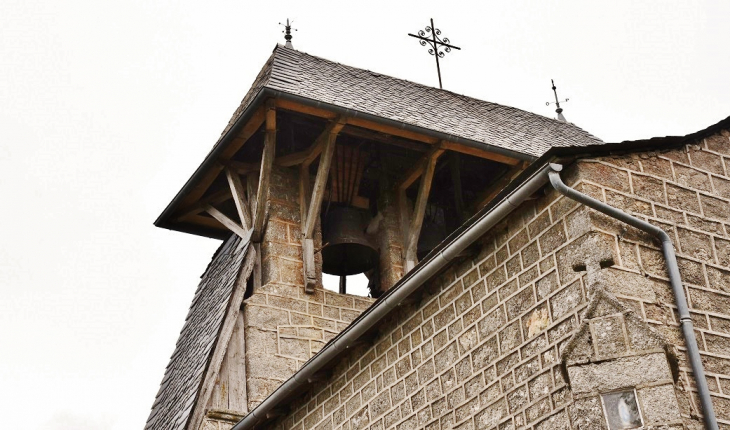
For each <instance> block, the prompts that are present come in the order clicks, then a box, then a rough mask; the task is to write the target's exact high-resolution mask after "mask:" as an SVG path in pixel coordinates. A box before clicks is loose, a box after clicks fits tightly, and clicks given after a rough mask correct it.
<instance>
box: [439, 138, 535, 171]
mask: <svg viewBox="0 0 730 430" xmlns="http://www.w3.org/2000/svg"><path fill="white" fill-rule="evenodd" d="M441 147H442V148H444V149H447V150H449V151H454V152H458V153H460V154H466V155H473V156H475V157H479V158H484V159H485V160H492V161H497V162H499V163H504V164H509V165H510V166H516V165H517V164H520V163H521V162H522V160H519V159H517V158H514V157H510V156H507V155H502V154H497V153H495V152H489V151H488V150H486V149H480V148H475V147H473V146H468V145H464V144H461V143H456V142H449V141H448V140H445V141H443V142H442V144H441Z"/></svg>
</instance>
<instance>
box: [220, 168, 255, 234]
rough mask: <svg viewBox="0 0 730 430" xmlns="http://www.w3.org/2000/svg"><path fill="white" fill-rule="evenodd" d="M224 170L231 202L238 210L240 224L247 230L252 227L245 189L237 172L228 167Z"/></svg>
mask: <svg viewBox="0 0 730 430" xmlns="http://www.w3.org/2000/svg"><path fill="white" fill-rule="evenodd" d="M225 172H226V178H227V179H228V185H229V187H230V188H231V195H232V196H233V202H234V203H235V204H236V210H237V211H238V218H239V219H240V220H241V226H242V227H243V229H244V230H248V229H250V228H251V227H252V223H251V214H250V212H249V210H248V202H247V201H246V190H245V189H244V188H243V183H242V182H241V177H240V176H239V175H238V172H234V171H232V170H231V169H229V168H226V169H225Z"/></svg>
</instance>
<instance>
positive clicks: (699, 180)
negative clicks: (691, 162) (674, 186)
mask: <svg viewBox="0 0 730 430" xmlns="http://www.w3.org/2000/svg"><path fill="white" fill-rule="evenodd" d="M674 177H675V181H676V182H677V183H678V184H679V185H681V186H685V187H690V188H694V189H697V190H702V191H710V177H709V175H708V174H707V173H705V172H701V171H699V170H697V169H694V168H692V167H689V166H685V165H682V164H679V163H674Z"/></svg>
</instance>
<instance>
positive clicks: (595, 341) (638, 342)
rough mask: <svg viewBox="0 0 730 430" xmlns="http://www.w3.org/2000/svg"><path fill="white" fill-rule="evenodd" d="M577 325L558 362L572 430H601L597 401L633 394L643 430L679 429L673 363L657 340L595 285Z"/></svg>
mask: <svg viewBox="0 0 730 430" xmlns="http://www.w3.org/2000/svg"><path fill="white" fill-rule="evenodd" d="M581 320H582V321H581V323H580V326H579V328H578V330H577V331H576V333H575V334H574V335H573V337H571V338H570V340H569V341H568V343H567V344H566V345H565V347H564V348H563V350H562V353H561V357H560V358H561V363H562V370H563V373H564V378H565V380H566V381H567V382H568V384H569V386H570V389H571V391H572V394H573V399H574V403H573V404H572V405H571V406H570V408H569V410H570V415H571V421H572V422H573V424H574V425H576V426H577V428H580V429H606V428H607V422H606V418H605V415H604V409H603V408H604V405H603V401H602V395H605V394H606V393H611V392H615V391H632V390H633V391H634V392H635V393H636V398H637V402H638V407H639V409H640V410H641V415H642V420H643V421H642V422H643V425H644V426H645V427H651V426H660V425H665V426H675V425H681V417H680V412H679V405H678V402H677V397H676V395H675V392H674V383H675V382H676V378H677V371H676V368H677V365H676V361H677V359H676V357H675V356H674V354H673V352H672V349H671V348H670V347H669V344H668V343H667V342H666V341H665V340H664V339H663V338H662V336H661V335H659V334H658V333H656V332H655V331H654V330H653V329H652V328H651V327H650V326H649V325H648V324H647V323H646V322H644V321H643V320H642V319H641V318H639V317H638V316H637V315H636V314H635V313H634V312H633V311H631V310H629V309H627V308H626V307H625V306H624V305H623V304H622V303H621V302H620V301H619V300H618V299H617V298H616V297H615V296H613V295H612V294H611V293H609V292H607V291H606V289H605V288H603V287H602V286H600V285H595V286H594V294H593V297H592V298H591V301H590V302H589V305H588V307H587V308H586V310H585V312H583V315H582V318H581Z"/></svg>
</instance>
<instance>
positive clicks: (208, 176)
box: [180, 107, 265, 207]
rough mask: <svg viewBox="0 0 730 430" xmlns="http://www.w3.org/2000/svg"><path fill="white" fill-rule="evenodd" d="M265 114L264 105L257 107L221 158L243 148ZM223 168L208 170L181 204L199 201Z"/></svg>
mask: <svg viewBox="0 0 730 430" xmlns="http://www.w3.org/2000/svg"><path fill="white" fill-rule="evenodd" d="M264 114H265V109H264V108H263V107H261V108H259V109H257V110H256V112H254V114H253V115H252V116H251V118H250V119H249V120H248V122H247V123H246V124H245V125H244V126H243V128H242V129H241V131H240V132H239V133H238V135H237V136H236V138H235V139H234V142H232V143H231V144H230V145H229V146H228V147H227V148H226V149H225V150H223V151H222V154H221V156H220V159H221V160H227V159H229V158H230V157H231V156H232V155H233V154H235V153H236V152H237V151H238V150H239V149H241V147H242V146H243V144H244V143H246V142H247V141H248V139H249V138H251V136H253V134H254V133H256V131H257V130H258V129H259V127H261V124H262V123H263V122H264V116H265V115H264ZM221 168H222V167H221V166H215V167H213V168H211V169H210V170H208V172H206V173H205V174H204V175H203V177H202V178H201V179H200V180H199V181H198V183H197V184H195V185H194V186H193V188H192V190H191V191H190V192H189V193H188V195H187V196H185V197H184V198H183V200H182V202H181V203H180V206H182V207H186V206H190V205H193V204H195V203H197V202H198V200H200V198H201V197H202V196H203V194H205V192H206V191H207V190H208V188H209V187H210V185H211V184H212V183H213V181H215V178H217V177H218V174H219V173H220V171H221Z"/></svg>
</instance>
